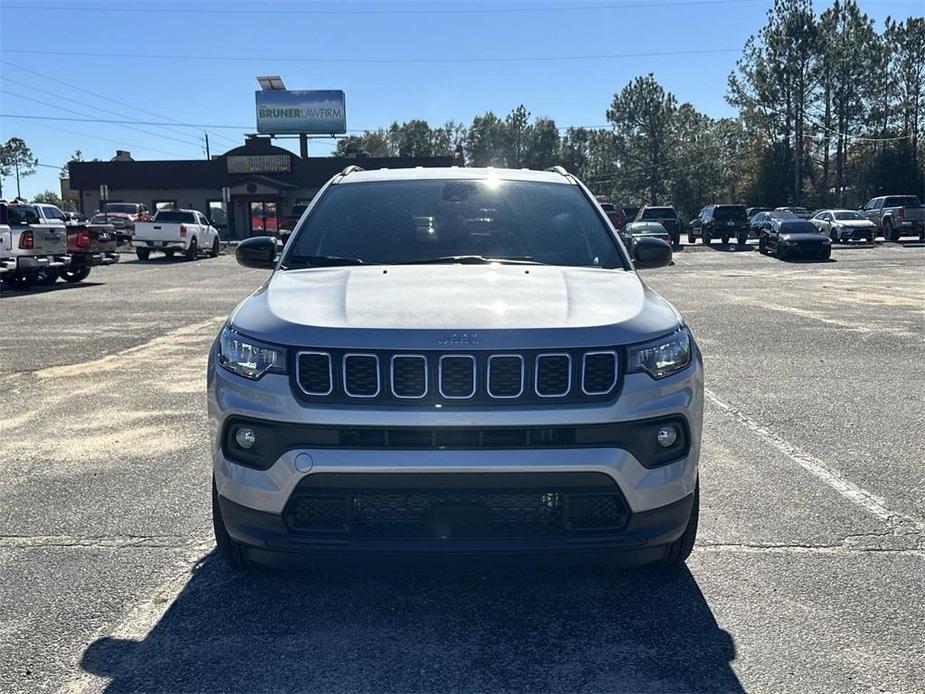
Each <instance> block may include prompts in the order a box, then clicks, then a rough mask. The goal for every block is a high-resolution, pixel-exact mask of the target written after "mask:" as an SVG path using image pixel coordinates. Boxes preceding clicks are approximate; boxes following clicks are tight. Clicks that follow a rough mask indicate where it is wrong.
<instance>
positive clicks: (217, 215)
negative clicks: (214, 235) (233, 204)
mask: <svg viewBox="0 0 925 694" xmlns="http://www.w3.org/2000/svg"><path fill="white" fill-rule="evenodd" d="M206 204H207V205H208V206H209V209H208V211H207V213H206V214H207V216H208V217H209V219H210V220H212V224H213V226H215V227H216V228H218V229H225V228H227V227H228V212H227V211H226V210H225V203H223V202H222V201H221V200H207V201H206Z"/></svg>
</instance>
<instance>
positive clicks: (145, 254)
mask: <svg viewBox="0 0 925 694" xmlns="http://www.w3.org/2000/svg"><path fill="white" fill-rule="evenodd" d="M135 255H136V256H138V260H140V261H141V262H145V261H146V260H147V259H148V258H150V257H151V251H149V250H148V249H147V248H136V249H135Z"/></svg>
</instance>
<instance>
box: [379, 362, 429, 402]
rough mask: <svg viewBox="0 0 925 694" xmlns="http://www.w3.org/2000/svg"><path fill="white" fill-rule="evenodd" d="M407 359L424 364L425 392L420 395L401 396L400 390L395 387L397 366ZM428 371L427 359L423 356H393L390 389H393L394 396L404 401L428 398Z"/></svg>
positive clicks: (390, 369) (390, 366) (390, 370)
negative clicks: (399, 362) (397, 363)
mask: <svg viewBox="0 0 925 694" xmlns="http://www.w3.org/2000/svg"><path fill="white" fill-rule="evenodd" d="M406 359H412V360H418V359H420V360H421V361H422V362H423V363H424V371H423V374H424V379H423V382H424V390H423V391H422V392H421V394H420V395H401V394H399V392H398V389H397V388H396V387H395V370H396V369H395V364H396V362H398V361H399V360H402V361H403V360H406ZM427 370H428V364H427V357H426V356H424V355H423V354H393V355H392V358H391V359H389V387H390V388H391V389H392V395H394V396H395V397H396V398H401V399H402V400H420V399H421V398H425V397H427V389H428V383H427Z"/></svg>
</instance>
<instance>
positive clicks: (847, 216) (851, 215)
mask: <svg viewBox="0 0 925 694" xmlns="http://www.w3.org/2000/svg"><path fill="white" fill-rule="evenodd" d="M834 215H835V219H838V220H841V221H848V220H851V219H864V217H863V216H862V215H860V214H858V213H857V212H852V211H851V210H845V211H844V212H835V213H834Z"/></svg>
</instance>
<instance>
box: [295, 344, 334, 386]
mask: <svg viewBox="0 0 925 694" xmlns="http://www.w3.org/2000/svg"><path fill="white" fill-rule="evenodd" d="M296 368H297V371H298V372H297V373H296V381H297V382H298V384H299V387H300V388H301V389H302V390H303V391H304V392H305V393H306V394H307V395H321V396H323V395H330V394H331V391H333V390H334V373H333V369H332V366H331V355H330V354H328V353H327V352H299V355H298V358H297V360H296Z"/></svg>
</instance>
